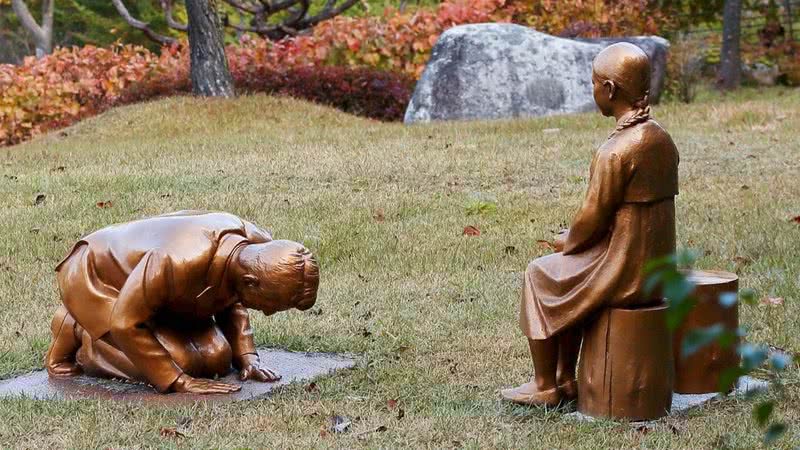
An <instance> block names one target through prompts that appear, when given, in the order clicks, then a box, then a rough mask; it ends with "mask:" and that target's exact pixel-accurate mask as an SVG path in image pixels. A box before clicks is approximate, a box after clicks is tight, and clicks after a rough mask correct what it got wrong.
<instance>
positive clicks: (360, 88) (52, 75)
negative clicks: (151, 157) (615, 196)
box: [0, 0, 664, 146]
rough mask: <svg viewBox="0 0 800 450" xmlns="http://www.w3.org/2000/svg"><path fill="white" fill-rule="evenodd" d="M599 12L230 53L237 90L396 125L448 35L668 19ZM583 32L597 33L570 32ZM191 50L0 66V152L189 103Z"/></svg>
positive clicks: (539, 1)
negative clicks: (492, 28) (144, 103)
mask: <svg viewBox="0 0 800 450" xmlns="http://www.w3.org/2000/svg"><path fill="white" fill-rule="evenodd" d="M601 3H603V5H604V7H601V8H598V7H597V6H598V5H597V2H595V1H591V2H590V1H586V0H574V1H572V2H561V1H558V2H556V1H555V0H533V1H531V0H445V1H444V2H442V3H440V4H439V5H438V6H437V7H435V8H431V9H425V8H420V9H412V10H409V11H406V12H400V11H398V10H395V9H391V8H388V9H387V10H386V12H385V13H384V15H383V16H382V17H374V16H367V17H345V16H337V17H335V18H333V19H331V20H328V21H325V22H322V23H321V24H319V25H317V26H316V27H315V28H314V30H313V31H312V33H310V34H308V35H302V36H297V37H294V38H291V39H284V40H282V41H279V42H272V41H268V40H264V39H261V38H252V37H249V36H245V37H244V38H243V39H242V41H241V42H239V43H238V44H236V45H231V46H228V47H227V49H226V51H227V55H228V61H229V66H230V69H231V74H232V76H233V78H234V83H235V85H236V87H237V88H238V89H239V90H244V91H248V92H270V93H277V94H283V95H291V96H295V97H300V98H304V99H307V100H311V101H315V102H320V103H324V104H328V105H331V106H334V107H337V108H340V109H342V110H344V111H348V112H351V113H354V114H359V115H363V116H367V117H372V118H375V119H379V120H399V119H401V118H402V114H403V110H404V109H405V106H406V104H407V102H408V99H409V97H410V90H411V84H412V81H413V78H416V77H419V75H420V74H421V73H422V70H423V68H424V65H425V62H426V61H427V59H428V56H429V54H430V51H431V48H432V47H433V44H434V43H435V42H436V39H437V38H438V37H439V35H440V34H441V33H442V32H444V31H445V30H446V29H448V28H450V27H452V26H455V25H460V24H467V23H480V22H508V21H515V22H518V23H523V24H527V25H531V26H533V27H535V28H537V29H539V30H541V31H546V32H550V33H554V34H558V33H561V32H564V31H565V30H566V31H567V32H568V34H582V35H595V34H598V33H601V32H602V33H612V32H615V31H617V30H620V29H623V28H624V29H625V30H626V31H628V32H632V31H641V32H655V31H656V30H655V27H656V21H658V20H662V19H663V18H664V17H663V16H664V13H663V12H659V11H657V10H656V11H645V10H643V9H642V8H643V7H644V5H647V4H649V2H647V1H646V0H635V1H633V2H628V1H626V0H625V1H623V0H602V1H601ZM631 5H632V6H631ZM631 8H632V9H631ZM629 9H630V10H629ZM623 10H624V11H627V12H626V13H625V14H616V13H613V14H612V12H615V11H623ZM631 11H633V12H635V13H631ZM645 12H647V14H645ZM640 13H641V14H640ZM584 23H595V24H596V26H595V27H594V28H590V29H589V28H587V29H586V30H583V31H580V30H578V32H575V30H574V28H575V27H578V28H580V27H582V26H583V25H581V24H584ZM584 28H585V27H584ZM187 50H188V49H187V46H185V45H183V46H179V45H175V46H171V47H165V48H164V49H162V51H161V53H160V54H159V55H157V54H154V53H152V52H149V51H148V50H146V49H144V48H142V47H135V46H129V45H124V46H123V45H118V46H115V47H112V48H97V47H93V46H86V47H83V48H61V49H57V50H55V51H54V52H53V54H51V55H49V56H47V57H44V58H42V59H40V60H36V59H34V58H29V59H26V60H25V62H24V63H23V64H22V65H21V66H10V65H0V146H2V145H12V144H16V143H19V142H22V141H24V140H26V139H29V138H30V137H31V136H35V135H37V134H40V133H42V132H45V131H48V130H53V129H57V128H60V127H64V126H67V125H69V124H72V123H74V122H76V121H78V120H80V119H82V118H85V117H88V116H92V115H95V114H98V113H99V112H102V111H104V110H106V109H108V108H111V107H113V106H117V105H120V104H125V103H131V102H135V101H141V100H146V99H151V98H154V97H159V96H166V95H175V94H179V93H188V92H189V91H190V88H191V86H190V82H189V75H188V51H187ZM330 66H343V67H349V68H354V69H352V70H348V69H344V68H341V67H337V68H334V67H330ZM381 71H388V72H391V73H385V72H381Z"/></svg>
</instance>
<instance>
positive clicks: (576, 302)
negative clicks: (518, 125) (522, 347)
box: [520, 120, 678, 339]
mask: <svg viewBox="0 0 800 450" xmlns="http://www.w3.org/2000/svg"><path fill="white" fill-rule="evenodd" d="M589 173H590V176H589V188H588V191H587V193H586V198H585V199H584V201H583V205H582V206H581V208H580V210H579V211H578V213H577V215H576V216H575V218H574V219H573V221H572V225H571V227H570V229H569V232H568V234H567V236H566V240H565V244H564V249H563V252H560V253H553V254H551V255H547V256H543V257H541V258H538V259H535V260H534V261H532V262H531V263H530V265H529V266H528V269H527V270H526V272H525V286H524V291H523V295H522V305H521V311H520V327H521V328H522V331H523V333H524V334H525V335H526V336H528V337H529V338H531V339H547V338H549V337H551V336H554V335H556V334H558V333H559V332H561V331H562V330H565V329H568V328H572V327H574V326H577V325H580V324H581V322H583V321H584V320H585V319H587V318H588V317H589V316H591V315H592V313H594V312H598V311H599V310H600V309H602V308H604V307H609V306H612V307H624V306H631V305H637V304H647V303H653V301H654V300H655V299H653V298H649V297H648V296H646V295H645V294H644V293H643V287H644V280H645V278H646V275H645V274H644V273H643V269H644V266H645V264H646V263H647V261H649V260H651V259H654V258H658V257H660V256H664V255H668V254H670V253H673V252H674V251H675V202H674V197H675V196H676V195H677V194H678V151H677V149H676V148H675V144H674V143H673V142H672V139H671V138H670V136H669V134H667V132H666V131H665V130H664V129H663V128H662V127H661V126H660V125H659V124H658V123H656V122H655V121H653V120H648V121H646V122H643V123H640V124H638V125H634V126H632V127H630V128H627V129H624V130H622V131H620V132H619V133H617V134H616V135H614V136H613V137H612V138H610V139H609V140H608V141H606V143H605V144H603V145H602V146H601V147H600V148H599V149H598V150H597V152H596V153H595V156H594V158H593V160H592V165H591V167H590V169H589Z"/></svg>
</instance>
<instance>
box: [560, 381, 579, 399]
mask: <svg viewBox="0 0 800 450" xmlns="http://www.w3.org/2000/svg"><path fill="white" fill-rule="evenodd" d="M558 390H559V391H561V395H562V396H563V397H564V399H565V400H570V401H572V400H575V399H576V398H578V381H577V380H569V381H566V382H564V383H561V384H559V385H558Z"/></svg>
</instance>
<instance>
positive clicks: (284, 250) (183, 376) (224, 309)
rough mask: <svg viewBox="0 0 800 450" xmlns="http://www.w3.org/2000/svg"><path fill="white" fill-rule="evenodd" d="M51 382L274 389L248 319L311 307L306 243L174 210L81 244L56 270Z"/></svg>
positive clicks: (314, 282) (202, 390)
mask: <svg viewBox="0 0 800 450" xmlns="http://www.w3.org/2000/svg"><path fill="white" fill-rule="evenodd" d="M56 271H57V279H58V286H59V289H60V292H61V301H62V303H63V305H62V307H61V308H59V310H58V312H57V313H56V315H55V317H54V319H53V322H52V332H53V341H52V343H51V345H50V349H49V350H48V352H47V356H46V360H45V367H46V369H47V371H48V373H49V374H50V376H51V377H56V378H58V377H70V376H74V375H78V374H81V373H85V374H87V375H93V376H99V377H106V378H118V379H123V380H131V381H141V382H146V383H149V384H151V385H153V386H155V388H156V389H157V390H158V391H160V392H170V391H174V392H185V393H192V394H223V393H231V392H235V391H237V390H239V389H240V387H239V386H238V385H235V384H231V383H227V382H223V381H215V380H211V379H207V378H212V377H217V376H219V377H224V376H226V375H227V374H228V373H229V372H230V371H231V368H232V366H233V367H234V368H236V369H237V370H238V376H239V379H240V380H255V381H262V382H270V381H276V380H277V379H279V378H280V376H279V375H278V374H277V373H276V372H274V371H272V370H270V369H267V368H266V367H264V366H262V365H261V363H260V361H259V356H258V353H257V352H256V349H255V345H254V343H253V330H252V329H251V328H250V321H249V316H248V311H247V310H248V308H250V309H255V310H259V311H262V312H263V313H264V314H266V315H272V314H274V313H276V312H280V311H286V310H289V309H291V308H297V309H300V310H305V309H308V308H310V307H311V306H313V305H314V302H315V301H316V297H317V287H318V285H319V269H318V266H317V263H316V261H315V259H314V257H313V256H312V255H311V253H310V252H309V251H308V250H307V249H306V248H305V247H303V246H302V245H301V244H299V243H296V242H291V241H284V240H273V239H272V236H271V235H270V234H269V233H268V232H266V231H264V230H262V229H261V228H259V227H257V226H255V225H253V224H252V223H250V222H247V221H245V220H242V219H240V218H238V217H236V216H234V215H232V214H227V213H215V212H203V211H180V212H176V213H171V214H165V215H161V216H156V217H152V218H148V219H142V220H136V221H133V222H128V223H123V224H118V225H112V226H109V227H107V228H103V229H101V230H99V231H96V232H94V233H91V234H89V235H88V236H86V237H84V238H83V239H81V240H79V241H78V242H77V243H76V244H75V246H74V247H73V249H72V251H71V252H70V253H69V255H67V257H66V258H65V259H64V260H63V261H62V262H61V263H60V264H59V265H58V266H57V267H56Z"/></svg>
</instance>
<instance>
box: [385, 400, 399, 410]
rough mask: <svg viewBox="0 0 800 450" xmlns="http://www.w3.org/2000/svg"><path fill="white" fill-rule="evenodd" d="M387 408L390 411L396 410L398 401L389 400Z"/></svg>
mask: <svg viewBox="0 0 800 450" xmlns="http://www.w3.org/2000/svg"><path fill="white" fill-rule="evenodd" d="M386 408H387V409H388V410H390V411H391V410H393V409H395V408H397V399H394V398H390V399H389V400H387V401H386Z"/></svg>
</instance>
